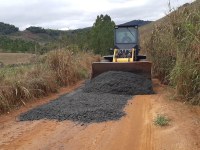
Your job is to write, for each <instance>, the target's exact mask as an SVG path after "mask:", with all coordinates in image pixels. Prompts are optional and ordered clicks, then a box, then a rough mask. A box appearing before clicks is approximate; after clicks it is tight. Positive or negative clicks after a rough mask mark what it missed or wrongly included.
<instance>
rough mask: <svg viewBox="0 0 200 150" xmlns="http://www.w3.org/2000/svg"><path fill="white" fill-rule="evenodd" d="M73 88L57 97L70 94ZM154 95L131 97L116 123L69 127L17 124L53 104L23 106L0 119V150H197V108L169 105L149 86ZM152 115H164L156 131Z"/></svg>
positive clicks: (65, 123)
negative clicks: (30, 111)
mask: <svg viewBox="0 0 200 150" xmlns="http://www.w3.org/2000/svg"><path fill="white" fill-rule="evenodd" d="M79 84H81V83H79ZM79 84H77V85H75V86H73V87H71V88H70V89H68V88H66V89H63V90H62V91H61V93H64V92H69V91H72V90H73V89H74V88H76V87H78V86H79ZM154 89H155V91H156V93H157V94H154V95H143V96H135V97H133V99H132V100H130V101H129V103H128V105H127V106H126V108H125V112H126V113H127V115H126V116H125V117H123V118H122V119H121V120H119V121H109V122H103V123H92V124H88V125H87V124H75V123H73V122H71V121H62V122H57V121H52V120H39V121H27V122H19V121H17V119H16V117H17V116H18V115H19V114H20V113H21V112H25V111H27V110H28V109H30V108H32V107H35V106H37V105H40V104H42V103H45V102H48V101H49V100H50V99H55V98H56V97H58V96H59V95H58V94H57V95H52V96H50V97H48V98H45V99H44V100H43V101H39V102H34V103H31V104H28V105H27V106H26V108H21V109H20V110H17V111H14V112H11V113H10V114H8V115H4V116H1V117H0V149H9V150H10V149H29V150H31V149H34V150H35V149H66V150H80V149H81V150H154V149H155V150H197V149H200V128H199V127H200V108H199V107H195V106H190V105H186V104H183V103H181V102H178V101H172V100H169V99H170V97H168V95H167V94H166V93H167V92H166V91H167V89H166V87H164V86H162V85H160V84H159V83H158V81H156V80H154ZM157 114H165V115H167V116H168V117H169V118H170V119H171V121H170V125H169V126H167V127H157V126H155V125H154V123H153V120H154V118H155V116H156V115H157Z"/></svg>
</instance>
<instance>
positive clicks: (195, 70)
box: [140, 1, 200, 105]
mask: <svg viewBox="0 0 200 150" xmlns="http://www.w3.org/2000/svg"><path fill="white" fill-rule="evenodd" d="M199 20H200V1H195V2H193V3H191V4H185V5H183V6H181V7H179V8H178V9H176V10H175V11H171V12H170V13H169V14H168V15H167V16H165V17H164V18H161V19H159V20H158V21H156V22H152V23H150V24H148V25H145V26H143V27H140V33H141V46H142V49H143V50H142V53H145V54H147V58H148V59H149V60H150V61H152V63H153V68H152V70H153V76H154V77H156V78H158V79H160V80H161V82H162V83H164V84H168V85H171V86H172V87H174V88H175V91H176V92H175V94H174V96H175V97H176V98H177V99H180V98H181V99H183V100H184V101H187V102H189V103H192V104H198V105H200V94H199V93H200V78H199V74H200V69H199V64H200V59H199V58H200V57H199V54H200V46H199V41H200V25H199Z"/></svg>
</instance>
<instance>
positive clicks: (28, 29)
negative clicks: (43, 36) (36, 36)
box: [26, 26, 46, 33]
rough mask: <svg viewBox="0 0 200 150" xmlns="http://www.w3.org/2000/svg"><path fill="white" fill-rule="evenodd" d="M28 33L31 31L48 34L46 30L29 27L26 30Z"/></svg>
mask: <svg viewBox="0 0 200 150" xmlns="http://www.w3.org/2000/svg"><path fill="white" fill-rule="evenodd" d="M26 30H27V31H30V32H32V33H46V30H45V29H43V28H41V27H33V26H31V27H28V28H26Z"/></svg>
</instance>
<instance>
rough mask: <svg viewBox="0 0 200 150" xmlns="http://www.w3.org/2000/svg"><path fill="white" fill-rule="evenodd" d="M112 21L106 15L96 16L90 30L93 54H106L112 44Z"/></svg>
mask: <svg viewBox="0 0 200 150" xmlns="http://www.w3.org/2000/svg"><path fill="white" fill-rule="evenodd" d="M114 26H115V23H114V21H112V20H111V17H110V16H108V15H105V16H104V15H100V16H97V19H96V21H95V23H94V25H93V27H92V31H91V41H90V45H91V48H92V49H93V50H94V53H95V54H101V55H106V54H108V53H109V49H110V48H112V47H113V46H114Z"/></svg>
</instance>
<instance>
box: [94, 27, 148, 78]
mask: <svg viewBox="0 0 200 150" xmlns="http://www.w3.org/2000/svg"><path fill="white" fill-rule="evenodd" d="M114 37H115V47H114V49H113V55H108V56H104V59H103V60H102V62H94V63H93V64H92V78H94V77H96V76H98V75H99V74H101V73H104V72H107V71H124V72H132V73H135V74H138V75H141V76H144V77H146V78H148V79H151V62H149V61H146V56H144V55H139V51H140V47H139V33H138V26H137V25H134V26H124V25H121V26H116V27H115V36H114Z"/></svg>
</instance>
